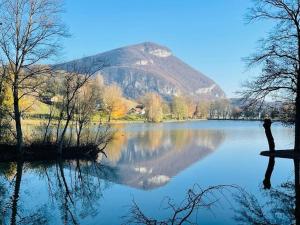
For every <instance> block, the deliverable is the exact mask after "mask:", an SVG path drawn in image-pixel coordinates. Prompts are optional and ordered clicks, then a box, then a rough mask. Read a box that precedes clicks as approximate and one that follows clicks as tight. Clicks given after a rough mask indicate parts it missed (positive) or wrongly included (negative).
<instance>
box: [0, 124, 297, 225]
mask: <svg viewBox="0 0 300 225" xmlns="http://www.w3.org/2000/svg"><path fill="white" fill-rule="evenodd" d="M115 128H116V129H117V132H116V134H115V137H114V140H113V141H112V142H111V143H110V144H109V146H108V147H107V149H106V153H107V156H108V158H105V157H104V156H99V159H98V162H97V163H86V162H76V161H72V162H52V163H47V164H45V163H31V164H28V163H25V164H24V165H17V164H13V163H10V164H8V163H5V164H0V172H1V175H0V176H1V177H0V195H1V196H0V207H1V208H0V209H1V211H0V213H1V217H2V223H3V224H10V223H11V221H13V222H14V220H15V221H16V223H19V224H82V225H90V224H91V225H93V224H95V225H96V224H113V225H117V224H122V223H123V222H124V218H123V216H126V215H127V213H128V211H129V206H131V205H132V201H133V200H134V201H135V202H136V203H137V204H138V205H139V206H140V207H141V209H142V210H143V212H144V213H145V214H146V215H149V216H152V217H155V218H165V217H167V216H168V215H169V213H170V212H169V211H167V210H163V208H164V207H163V204H164V202H163V200H164V199H165V197H167V196H169V197H171V198H172V199H173V200H174V202H177V203H180V202H181V201H182V200H183V199H184V196H185V194H186V191H187V190H188V189H189V188H191V187H193V186H194V185H195V184H197V185H199V186H201V187H203V188H205V187H208V186H211V185H220V184H235V185H239V186H241V187H243V188H244V189H245V190H246V191H247V192H248V193H250V194H251V195H255V196H256V197H257V198H258V200H259V201H262V202H263V201H265V200H267V199H266V198H267V196H266V192H268V190H264V189H263V188H262V187H263V185H262V181H263V179H264V175H265V171H266V168H267V165H268V158H265V157H262V156H259V152H260V151H261V150H266V149H267V148H268V145H267V142H266V138H265V135H264V130H263V127H262V124H261V123H260V122H240V121H197V122H180V123H165V124H127V125H116V126H115ZM273 135H274V138H275V142H276V148H277V149H288V148H291V147H292V146H293V130H292V129H291V128H287V127H282V126H281V125H279V124H274V125H273ZM293 174H294V164H293V161H291V160H288V159H276V164H275V167H274V171H273V176H272V179H271V181H272V187H275V188H276V187H277V186H279V185H281V184H282V183H284V182H287V181H291V182H293V181H294V175H293ZM292 203H293V201H291V204H292ZM283 207H285V206H283ZM233 208H242V206H241V205H239V203H237V202H236V200H234V199H233V198H232V197H231V195H227V197H226V200H224V201H223V200H222V199H221V200H220V202H218V203H217V204H216V206H215V207H213V208H212V209H211V210H205V209H203V210H200V211H199V212H198V214H197V223H198V224H220V225H221V224H239V222H238V221H237V220H235V219H234V217H235V216H236V212H235V211H234V210H233ZM32 221H34V222H35V223H33V222H32ZM0 224H1V223H0Z"/></svg>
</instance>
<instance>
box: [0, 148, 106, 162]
mask: <svg viewBox="0 0 300 225" xmlns="http://www.w3.org/2000/svg"><path fill="white" fill-rule="evenodd" d="M57 149H58V146H57V145H52V144H47V145H38V144H37V145H30V146H24V147H23V150H24V154H23V155H22V159H23V160H24V161H40V160H54V159H57V158H62V159H85V160H96V159H97V157H98V154H99V153H102V154H104V155H106V154H105V152H104V151H103V149H99V147H98V146H97V145H92V144H90V145H84V146H79V147H73V146H72V147H64V148H63V151H62V154H61V155H60V154H59V153H58V151H57ZM18 159H20V155H19V154H18V152H17V148H16V145H9V144H0V162H12V161H17V160H18Z"/></svg>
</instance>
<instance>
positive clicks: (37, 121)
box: [22, 119, 281, 125]
mask: <svg viewBox="0 0 300 225" xmlns="http://www.w3.org/2000/svg"><path fill="white" fill-rule="evenodd" d="M209 120H212V121H213V120H215V121H262V120H261V119H187V120H175V119H174V120H170V119H168V120H164V121H161V122H159V123H176V122H191V121H209ZM45 121H46V120H43V119H24V120H22V123H23V124H24V125H41V124H42V123H43V122H45ZM272 121H273V122H281V121H280V120H276V119H273V120H272ZM90 123H91V125H97V124H98V122H95V121H92V122H90ZM131 123H132V124H139V123H151V122H147V121H144V120H112V121H111V122H109V123H106V122H105V123H102V124H108V125H114V124H131Z"/></svg>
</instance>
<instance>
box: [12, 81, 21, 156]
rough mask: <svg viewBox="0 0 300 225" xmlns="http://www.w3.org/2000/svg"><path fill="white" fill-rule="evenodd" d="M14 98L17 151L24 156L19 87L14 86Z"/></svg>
mask: <svg viewBox="0 0 300 225" xmlns="http://www.w3.org/2000/svg"><path fill="white" fill-rule="evenodd" d="M13 98H14V116H15V125H16V133H17V136H16V137H17V151H18V153H19V154H20V155H22V154H23V133H22V124H21V113H20V107H19V92H18V87H17V86H14V90H13Z"/></svg>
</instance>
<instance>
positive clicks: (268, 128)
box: [263, 119, 275, 152]
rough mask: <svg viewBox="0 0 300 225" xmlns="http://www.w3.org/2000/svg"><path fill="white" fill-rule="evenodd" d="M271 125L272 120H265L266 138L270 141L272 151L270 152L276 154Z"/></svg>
mask: <svg viewBox="0 0 300 225" xmlns="http://www.w3.org/2000/svg"><path fill="white" fill-rule="evenodd" d="M271 125H272V121H271V120H270V119H265V121H264V125H263V126H264V128H265V133H266V137H267V139H268V144H269V150H270V152H274V151H275V142H274V138H273V135H272V131H271Z"/></svg>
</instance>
